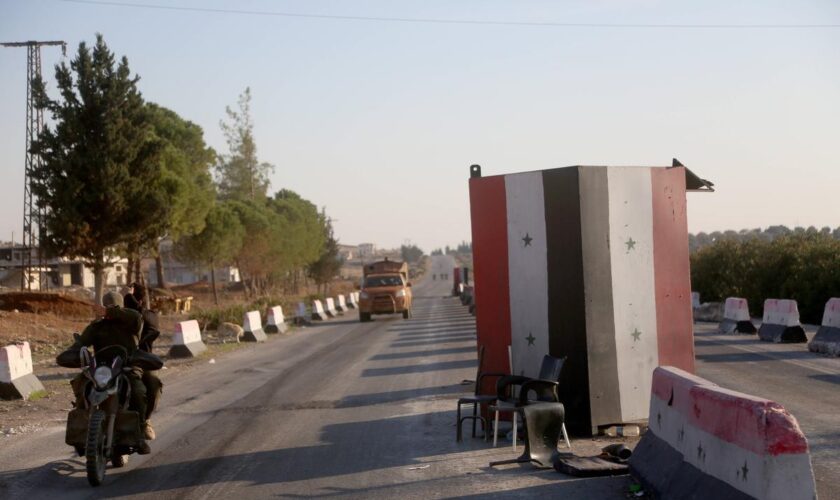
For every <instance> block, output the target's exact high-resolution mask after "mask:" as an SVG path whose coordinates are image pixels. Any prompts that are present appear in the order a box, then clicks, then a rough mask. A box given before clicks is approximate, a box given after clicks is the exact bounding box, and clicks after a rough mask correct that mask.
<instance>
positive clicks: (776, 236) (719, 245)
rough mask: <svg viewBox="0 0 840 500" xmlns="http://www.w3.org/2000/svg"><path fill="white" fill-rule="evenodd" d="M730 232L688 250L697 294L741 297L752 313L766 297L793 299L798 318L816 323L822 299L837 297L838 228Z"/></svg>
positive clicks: (710, 298) (713, 297) (715, 297)
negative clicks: (745, 300) (795, 302)
mask: <svg viewBox="0 0 840 500" xmlns="http://www.w3.org/2000/svg"><path fill="white" fill-rule="evenodd" d="M731 233H735V232H734V231H732V232H730V231H727V232H725V233H723V235H722V236H721V237H717V238H716V239H715V240H714V241H712V242H704V243H703V244H702V245H698V247H697V248H696V249H695V250H694V251H693V252H692V253H691V285H692V289H693V290H695V291H697V292H699V293H700V298H701V299H702V300H703V301H704V302H715V301H723V300H725V299H726V298H727V297H743V298H746V299H747V301H748V302H749V307H750V312H751V314H752V315H754V316H760V315H761V314H762V308H763V305H764V300H765V299H769V298H777V299H794V300H796V301H797V304H798V306H799V313H800V317H801V319H802V321H803V322H806V323H813V324H819V323H820V321H821V320H822V314H823V309H824V307H825V303H826V302H827V301H828V299H830V298H831V297H838V296H840V229H835V230H833V231H832V230H830V229H829V228H823V229H822V230H817V229H815V228H808V229H802V228H796V229H794V230H789V229H787V228H785V227H784V226H773V227H771V228H769V229H767V230H765V231H760V230H758V231H747V232H744V231H742V232H739V233H735V234H734V235H733V234H731ZM701 234H703V233H701ZM713 234H714V233H713ZM736 235H737V236H736ZM697 236H700V235H697ZM694 241H695V243H696V242H697V237H695V240H694Z"/></svg>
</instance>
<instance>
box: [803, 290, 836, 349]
mask: <svg viewBox="0 0 840 500" xmlns="http://www.w3.org/2000/svg"><path fill="white" fill-rule="evenodd" d="M808 350H809V351H811V352H820V353H823V354H830V355H832V356H840V298H836V297H835V298H832V299H829V301H828V302H827V303H826V304H825V311H824V312H823V318H822V323H821V324H820V328H819V330H817V334H816V335H814V338H813V339H811V342H810V343H809V344H808Z"/></svg>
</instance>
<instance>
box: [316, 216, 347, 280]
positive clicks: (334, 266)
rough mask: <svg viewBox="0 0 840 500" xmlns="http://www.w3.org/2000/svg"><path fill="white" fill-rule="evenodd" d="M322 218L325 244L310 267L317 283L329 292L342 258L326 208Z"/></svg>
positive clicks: (339, 268)
mask: <svg viewBox="0 0 840 500" xmlns="http://www.w3.org/2000/svg"><path fill="white" fill-rule="evenodd" d="M321 220H322V224H323V229H322V231H323V234H324V246H323V248H322V250H321V255H320V256H319V257H318V260H316V261H315V262H312V263H311V264H309V266H308V268H309V275H310V276H311V277H312V279H314V280H315V283H317V284H318V286H319V287H320V286H323V287H324V293H327V286H328V285H329V282H330V281H332V279H333V278H335V276H336V274H338V272H339V271H340V270H341V259H340V258H339V255H338V240H336V239H335V236H334V235H333V227H332V222H331V221H330V219H329V218H328V217H327V215H326V212H325V211H324V210H322V211H321Z"/></svg>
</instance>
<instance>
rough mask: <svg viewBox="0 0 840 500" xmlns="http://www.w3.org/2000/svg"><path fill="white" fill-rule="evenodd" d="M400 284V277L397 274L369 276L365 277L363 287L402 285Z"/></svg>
mask: <svg viewBox="0 0 840 500" xmlns="http://www.w3.org/2000/svg"><path fill="white" fill-rule="evenodd" d="M402 284H403V282H402V278H400V277H399V276H371V277H369V278H365V287H374V286H402Z"/></svg>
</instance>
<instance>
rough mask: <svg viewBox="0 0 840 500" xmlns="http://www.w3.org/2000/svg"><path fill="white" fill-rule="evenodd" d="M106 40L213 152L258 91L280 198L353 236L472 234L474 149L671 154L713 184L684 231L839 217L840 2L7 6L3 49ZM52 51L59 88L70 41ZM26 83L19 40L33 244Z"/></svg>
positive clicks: (501, 157)
mask: <svg viewBox="0 0 840 500" xmlns="http://www.w3.org/2000/svg"><path fill="white" fill-rule="evenodd" d="M128 3H130V4H131V5H134V6H138V5H145V6H147V7H132V6H125V5H123V6H120V5H115V4H128ZM148 6H168V7H178V8H182V7H186V8H203V9H217V10H239V11H250V12H259V13H260V14H237V13H231V12H204V11H193V10H173V9H159V8H151V7H148ZM279 13H287V14H289V13H291V14H306V15H315V16H338V17H339V18H336V17H299V16H281V15H276V14H279ZM341 16H345V17H347V16H349V17H368V18H370V17H373V18H380V19H381V18H388V19H392V20H361V19H347V18H340V17H341ZM396 18H399V19H409V20H421V19H425V20H446V21H471V22H473V21H479V22H478V23H475V22H473V23H463V22H459V23H453V22H404V21H395V20H393V19H396ZM488 22H498V23H495V24H493V23H488ZM505 23H508V24H505ZM517 23H519V24H517ZM569 24H573V25H574V24H577V26H570V25H569ZM580 24H587V25H589V26H580ZM616 24H618V25H621V26H618V27H616V26H609V25H616ZM593 25H594V26H593ZM640 25H641V26H640ZM710 25H714V26H715V27H713V26H710ZM721 25H723V26H721ZM735 25H740V26H742V27H734V26H735ZM744 25H747V26H748V27H743V26H744ZM754 25H784V26H783V27H778V28H768V27H761V28H758V27H749V26H754ZM791 25H797V27H792V26H791ZM802 25H812V26H813V25H819V26H822V27H802ZM827 25H833V26H834V27H831V26H828V27H826V26H827ZM96 33H102V34H103V35H104V37H105V41H106V43H107V44H108V45H109V47H110V48H111V50H112V51H114V52H115V53H116V54H117V55H118V56H122V55H125V56H126V57H128V60H129V65H130V67H131V70H132V72H134V73H137V74H139V75H140V77H141V80H140V83H139V87H140V90H141V91H142V93H143V95H144V97H145V98H146V99H147V100H149V101H153V102H156V103H158V104H160V105H163V106H166V107H168V108H170V109H172V110H174V111H176V112H177V113H179V114H180V115H181V116H182V117H183V118H185V119H187V120H190V121H193V122H195V123H197V124H198V125H200V126H201V127H202V128H203V129H204V133H205V139H206V141H207V143H208V144H209V145H211V146H212V147H214V148H215V149H216V150H217V151H224V150H225V141H224V137H223V135H222V133H221V130H220V128H219V121H220V120H221V119H222V118H223V117H224V110H225V106H229V105H231V106H232V105H235V103H236V100H237V96H238V95H239V94H240V93H241V92H242V91H243V90H244V89H245V88H246V87H250V88H251V92H252V96H253V100H252V113H253V120H254V124H255V129H254V132H255V137H256V141H257V148H258V155H259V157H260V160H261V161H266V162H269V163H272V164H274V165H275V170H274V173H273V174H272V175H271V190H272V192H273V191H276V190H278V189H282V188H286V189H292V190H294V191H297V192H298V193H300V194H301V195H302V196H303V197H305V198H307V199H309V200H311V201H312V202H314V203H315V204H316V205H318V206H319V207H325V208H326V211H327V214H328V215H329V216H330V217H331V218H332V219H333V224H334V227H335V231H336V235H337V236H338V238H339V240H340V241H341V242H342V243H346V244H357V243H361V242H373V243H375V244H377V245H378V246H380V247H394V246H399V245H401V244H404V243H408V242H410V243H412V244H417V245H419V246H420V247H421V248H423V249H424V250H426V251H427V252H428V251H430V250H432V249H434V248H436V247H442V246H444V245H447V244H449V245H454V244H457V243H458V242H460V241H462V240H469V239H470V222H469V197H468V185H467V180H468V177H469V166H470V165H471V164H474V163H477V164H480V165H481V166H482V170H483V173H484V175H493V174H505V173H513V172H519V171H527V170H538V169H546V168H554V167H562V166H568V165H655V166H666V165H670V163H671V158H674V157H676V158H678V159H679V160H680V161H681V162H682V163H683V164H684V165H686V166H687V167H689V168H690V169H692V170H693V171H694V172H695V173H697V174H698V175H699V176H701V177H703V178H706V179H709V180H711V181H712V182H714V183H715V187H716V192H715V193H689V195H688V199H689V201H688V208H689V214H688V220H689V230H690V231H691V232H699V231H715V230H726V229H736V230H737V229H742V228H755V227H767V226H770V225H776V224H785V225H788V226H796V225H801V226H810V225H814V226H817V227H822V226H831V227H837V226H840V159H838V158H840V156H838V151H840V2H837V1H835V0H825V1H818V0H798V1H796V2H793V1H789V0H786V1H781V0H742V1H738V2H732V1H731V0H704V1H702V2H700V1H687V0H667V1H666V0H586V1H584V0H567V1H556V0H423V1H420V0H404V1H395V0H259V1H258V0H252V1H236V2H234V1H233V0H201V1H199V0H175V1H166V0H149V1H147V0H134V1H133V2H123V1H122V0H114V1H113V2H104V3H99V2H95V3H91V2H78V1H73V2H70V1H62V0H25V1H24V0H0V41H2V42H6V41H24V40H65V41H66V42H67V43H68V52H67V59H66V60H67V61H69V59H70V58H71V57H72V55H73V54H74V53H75V51H76V49H77V47H78V44H79V42H81V41H87V42H88V43H92V42H93V40H94V39H95V34H96ZM41 57H42V61H43V74H44V77H45V78H46V79H47V81H48V84H49V83H52V81H53V77H54V70H53V67H54V65H55V64H56V63H58V62H60V61H61V60H62V56H61V51H60V49H58V48H57V47H45V48H43V49H42V55H41ZM50 88H52V89H54V85H53V86H51V87H50ZM25 98H26V50H25V49H10V48H0V240H10V239H11V238H12V235H13V233H14V239H15V241H20V234H21V227H22V217H23V183H24V180H23V179H24V176H23V162H24V152H25V146H24V143H25V133H24V130H25V129H24V125H25Z"/></svg>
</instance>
